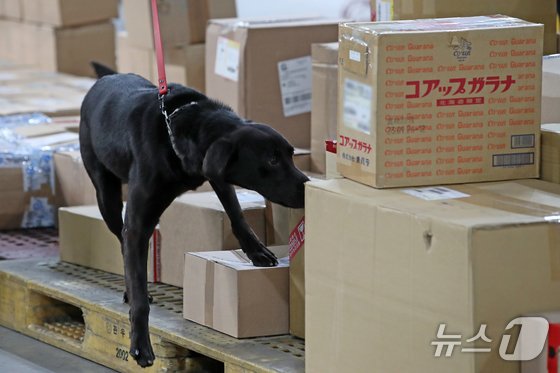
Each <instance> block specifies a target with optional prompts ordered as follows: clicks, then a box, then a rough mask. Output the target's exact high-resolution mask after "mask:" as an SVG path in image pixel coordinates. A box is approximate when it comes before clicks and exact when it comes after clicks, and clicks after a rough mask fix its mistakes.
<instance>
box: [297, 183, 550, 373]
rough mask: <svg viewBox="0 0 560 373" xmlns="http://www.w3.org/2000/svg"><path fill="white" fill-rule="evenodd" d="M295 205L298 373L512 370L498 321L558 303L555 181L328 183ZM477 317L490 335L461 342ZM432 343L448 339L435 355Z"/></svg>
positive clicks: (476, 325)
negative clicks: (298, 229) (389, 185)
mask: <svg viewBox="0 0 560 373" xmlns="http://www.w3.org/2000/svg"><path fill="white" fill-rule="evenodd" d="M305 203H306V206H305V215H306V216H305V221H306V227H305V228H306V229H305V246H306V247H305V295H306V313H307V317H306V319H305V321H306V326H305V327H306V333H305V337H306V344H305V363H306V371H308V372H433V373H438V372H442V373H443V372H445V373H448V372H481V373H482V372H484V373H485V372H488V373H494V372H500V373H514V372H519V367H520V363H519V361H506V360H504V359H502V358H501V357H500V355H499V347H500V344H501V341H502V337H503V336H504V334H511V332H507V331H506V330H505V328H506V326H507V324H508V323H509V322H510V321H512V320H513V319H515V318H517V317H519V316H523V315H527V314H531V313H533V312H547V311H553V310H558V309H559V307H560V298H559V297H556V296H551V294H558V293H559V292H560V281H559V279H560V266H559V265H558V263H560V224H558V222H559V220H560V214H559V211H560V186H559V185H557V184H552V183H547V182H544V181H540V180H519V181H506V182H493V183H477V184H462V185H453V186H449V188H444V187H441V186H433V187H426V188H409V189H386V190H385V189H375V188H371V187H368V186H365V185H362V184H359V183H356V182H353V181H351V180H348V179H333V180H327V181H317V182H311V183H307V184H306V200H305ZM333 211H334V212H335V214H336V218H333ZM441 324H445V331H444V334H445V335H458V337H457V338H455V337H453V338H452V339H451V337H450V339H445V338H438V337H437V332H438V329H439V328H440V325H441ZM483 324H485V325H487V328H486V330H485V336H486V337H487V338H488V339H490V340H491V342H486V341H484V340H482V339H480V338H478V339H477V338H475V339H476V341H475V342H467V340H468V339H471V338H472V337H473V336H475V335H476V334H477V332H478V331H479V330H480V328H481V326H482V325H483ZM512 340H513V338H512ZM433 342H442V343H444V342H445V343H448V342H454V343H456V342H457V343H458V344H454V345H453V346H452V347H453V350H452V355H451V356H450V357H446V356H445V353H446V349H447V348H446V347H445V346H444V348H443V353H442V354H441V356H440V357H437V356H435V353H436V347H437V345H436V344H434V343H433ZM463 348H465V349H467V350H464V351H463V350H462V349H463ZM469 348H489V349H490V351H487V352H483V353H473V352H468V349H469ZM509 348H511V349H513V342H512V343H511V345H510V346H509ZM509 348H508V350H509ZM403 351H406V353H404V354H403Z"/></svg>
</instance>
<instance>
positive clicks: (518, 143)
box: [511, 134, 535, 149]
mask: <svg viewBox="0 0 560 373" xmlns="http://www.w3.org/2000/svg"><path fill="white" fill-rule="evenodd" d="M534 147H535V135H534V134H530V135H513V136H511V148H512V149H519V148H534Z"/></svg>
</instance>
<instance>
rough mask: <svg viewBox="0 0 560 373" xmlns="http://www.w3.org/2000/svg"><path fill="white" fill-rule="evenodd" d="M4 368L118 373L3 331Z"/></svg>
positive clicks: (28, 372) (30, 372)
mask: <svg viewBox="0 0 560 373" xmlns="http://www.w3.org/2000/svg"><path fill="white" fill-rule="evenodd" d="M0 366H1V367H2V371H3V372H14V373H20V372H21V373H35V372H41V373H47V372H56V373H66V372H68V373H79V372H88V373H90V372H92V373H93V372H95V373H97V372H100V373H105V372H107V373H108V372H114V370H112V369H108V368H105V367H103V366H101V365H98V364H96V363H94V362H91V361H89V360H86V359H82V358H81V357H79V356H76V355H73V354H70V353H68V352H66V351H63V350H60V349H58V348H56V347H52V346H50V345H47V344H45V343H43V342H39V341H37V340H35V339H33V338H29V337H27V336H25V335H23V334H19V333H17V332H14V331H12V330H10V329H6V328H3V327H0Z"/></svg>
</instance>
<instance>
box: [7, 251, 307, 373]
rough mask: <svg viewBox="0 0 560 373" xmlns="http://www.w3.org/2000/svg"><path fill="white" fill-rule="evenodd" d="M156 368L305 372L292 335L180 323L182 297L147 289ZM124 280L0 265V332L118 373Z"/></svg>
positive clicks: (53, 267)
mask: <svg viewBox="0 0 560 373" xmlns="http://www.w3.org/2000/svg"><path fill="white" fill-rule="evenodd" d="M149 288H150V289H149V290H150V293H151V294H152V296H153V298H154V302H153V304H152V306H151V313H150V333H151V340H152V344H153V347H154V352H155V354H156V361H155V363H154V366H152V367H150V368H147V369H145V370H142V371H143V372H175V371H182V372H185V371H190V372H220V371H223V372H226V373H249V372H303V371H304V350H305V347H304V343H303V341H302V340H300V339H297V338H294V337H291V336H289V335H284V336H278V337H263V338H251V339H235V338H232V337H229V336H227V335H225V334H222V333H219V332H216V331H214V330H212V329H209V328H206V327H204V326H201V325H198V324H196V323H193V322H190V321H188V320H185V319H183V318H182V302H183V294H182V289H180V288H176V287H173V286H170V285H164V284H149ZM123 290H124V280H123V278H122V277H121V276H118V275H113V274H109V273H106V272H102V271H97V270H93V269H89V268H84V267H80V266H77V265H73V264H68V263H62V262H58V260H55V259H46V260H45V259H43V260H37V259H27V260H11V261H2V262H0V324H1V325H3V326H5V327H8V328H10V329H14V330H16V331H19V332H21V333H23V334H26V335H28V336H31V337H33V338H36V339H38V340H41V341H43V342H46V343H48V344H50V345H53V346H56V347H59V348H61V349H64V350H66V351H69V352H71V353H74V354H76V355H80V356H82V357H84V358H86V359H89V360H93V361H95V362H98V363H100V364H102V365H105V366H107V367H110V368H112V369H115V370H118V371H120V372H138V371H140V368H139V366H138V365H137V364H136V362H135V361H134V360H133V359H132V358H131V357H130V356H129V354H128V347H129V330H130V324H129V322H128V305H126V304H123V303H122V293H123Z"/></svg>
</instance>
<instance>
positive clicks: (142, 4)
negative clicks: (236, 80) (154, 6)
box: [117, 0, 236, 92]
mask: <svg viewBox="0 0 560 373" xmlns="http://www.w3.org/2000/svg"><path fill="white" fill-rule="evenodd" d="M123 11H124V14H123V17H124V22H125V29H126V32H120V33H119V34H118V36H117V63H118V70H119V71H120V72H133V73H137V74H139V75H141V76H143V77H145V78H146V79H148V80H150V81H152V82H156V80H157V66H156V63H155V50H154V42H153V34H152V32H153V31H152V12H151V5H150V1H149V0H141V1H138V0H124V1H123ZM158 12H159V20H160V28H161V37H162V43H163V48H164V52H165V62H166V64H165V67H166V73H167V80H168V81H169V82H174V83H179V84H183V85H187V86H190V87H192V88H195V89H197V90H199V91H202V92H204V90H205V89H204V88H205V84H204V70H205V65H204V51H205V36H206V24H207V22H208V20H209V19H212V18H226V17H235V16H236V7H235V1H234V0H204V1H196V0H164V1H158Z"/></svg>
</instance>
